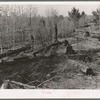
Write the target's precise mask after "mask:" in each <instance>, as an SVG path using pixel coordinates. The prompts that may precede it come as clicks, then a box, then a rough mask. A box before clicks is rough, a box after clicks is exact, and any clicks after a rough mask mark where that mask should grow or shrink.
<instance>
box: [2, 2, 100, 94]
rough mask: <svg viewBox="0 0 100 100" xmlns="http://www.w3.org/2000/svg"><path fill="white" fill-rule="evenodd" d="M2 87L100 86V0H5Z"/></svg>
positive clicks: (78, 87) (84, 87)
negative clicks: (85, 0)
mask: <svg viewBox="0 0 100 100" xmlns="http://www.w3.org/2000/svg"><path fill="white" fill-rule="evenodd" d="M0 89H31V90H34V89H57V90H61V89H64V90H72V89H74V90H76V89H77V90H80V89H81V90H83V89H84V90H87V89H88V90H93V89H100V2H74V3H73V2H65V3H53V2H52V3H48V2H47V3H46V2H42V3H39V2H37V3H36V2H0ZM44 92H45V91H44ZM46 93H48V94H50V93H51V92H46Z"/></svg>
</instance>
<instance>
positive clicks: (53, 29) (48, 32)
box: [0, 5, 89, 53]
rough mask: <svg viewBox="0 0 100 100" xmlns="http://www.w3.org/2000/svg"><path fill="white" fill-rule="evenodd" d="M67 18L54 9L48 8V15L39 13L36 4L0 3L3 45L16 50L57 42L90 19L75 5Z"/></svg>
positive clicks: (0, 28)
mask: <svg viewBox="0 0 100 100" xmlns="http://www.w3.org/2000/svg"><path fill="white" fill-rule="evenodd" d="M65 13H68V17H64V16H63V15H59V13H58V11H57V10H55V9H46V10H45V17H43V16H40V15H39V14H38V8H37V7H36V6H34V5H10V6H9V5H0V47H1V53H2V52H3V51H4V50H3V48H8V49H15V48H16V47H17V46H18V47H20V46H21V47H22V46H24V45H25V44H27V43H28V44H31V36H33V37H34V43H35V44H34V45H41V46H45V45H47V44H50V43H52V42H53V41H57V39H58V37H60V38H61V37H62V38H64V37H68V36H71V35H73V34H71V33H72V31H73V29H75V28H78V27H80V26H81V25H85V24H87V23H88V22H89V17H88V16H87V15H86V14H85V12H84V11H83V12H80V11H79V9H76V8H73V9H72V10H71V11H70V12H65Z"/></svg>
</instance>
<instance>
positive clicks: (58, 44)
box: [33, 41, 65, 57]
mask: <svg viewBox="0 0 100 100" xmlns="http://www.w3.org/2000/svg"><path fill="white" fill-rule="evenodd" d="M63 43H65V41H63V42H56V43H53V44H50V45H49V46H47V47H44V48H41V49H39V50H37V51H34V52H33V55H34V56H35V57H36V55H37V54H39V53H42V52H45V53H47V52H48V51H49V50H50V49H51V48H52V47H58V46H60V45H62V44H63Z"/></svg>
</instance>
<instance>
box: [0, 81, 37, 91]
mask: <svg viewBox="0 0 100 100" xmlns="http://www.w3.org/2000/svg"><path fill="white" fill-rule="evenodd" d="M35 88H36V87H35V86H30V85H27V84H23V83H20V82H16V81H9V80H5V81H4V83H3V84H2V86H1V89H35Z"/></svg>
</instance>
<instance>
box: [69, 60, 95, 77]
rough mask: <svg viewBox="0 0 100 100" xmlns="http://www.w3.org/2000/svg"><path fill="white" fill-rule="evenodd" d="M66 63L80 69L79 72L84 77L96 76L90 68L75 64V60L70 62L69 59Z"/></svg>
mask: <svg viewBox="0 0 100 100" xmlns="http://www.w3.org/2000/svg"><path fill="white" fill-rule="evenodd" d="M68 62H69V63H70V64H71V65H73V66H75V67H77V69H80V71H81V72H82V73H83V74H85V75H92V76H94V75H96V73H94V71H93V69H92V68H90V67H88V66H86V65H84V64H81V63H79V62H77V61H75V60H71V59H70V60H69V61H68Z"/></svg>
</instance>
